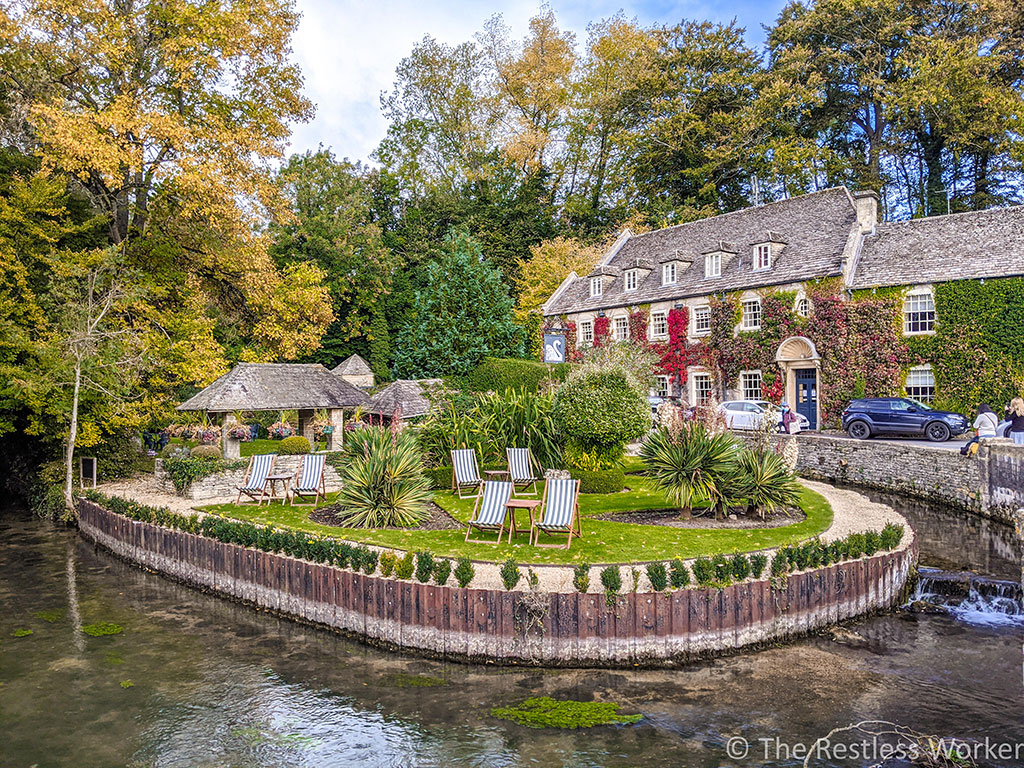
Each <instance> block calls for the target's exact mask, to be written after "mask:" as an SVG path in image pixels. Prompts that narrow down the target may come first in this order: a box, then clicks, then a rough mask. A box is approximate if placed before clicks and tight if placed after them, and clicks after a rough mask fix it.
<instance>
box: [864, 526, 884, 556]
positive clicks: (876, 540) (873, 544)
mask: <svg viewBox="0 0 1024 768" xmlns="http://www.w3.org/2000/svg"><path fill="white" fill-rule="evenodd" d="M881 548H882V537H881V536H879V535H878V533H877V532H876V531H868V532H866V533H865V534H864V554H865V555H867V556H868V557H870V556H871V555H873V554H875V552H877V551H878V550H880V549H881Z"/></svg>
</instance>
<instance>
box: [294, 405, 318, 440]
mask: <svg viewBox="0 0 1024 768" xmlns="http://www.w3.org/2000/svg"><path fill="white" fill-rule="evenodd" d="M315 418H316V411H314V410H313V409H312V408H300V409H299V429H298V434H300V435H302V436H303V437H304V438H306V439H307V440H309V444H310V445H313V442H314V440H315V439H316V435H315V434H314V433H313V420H314V419H315Z"/></svg>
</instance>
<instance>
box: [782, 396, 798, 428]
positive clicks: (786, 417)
mask: <svg viewBox="0 0 1024 768" xmlns="http://www.w3.org/2000/svg"><path fill="white" fill-rule="evenodd" d="M782 431H783V432H785V433H786V434H787V435H792V434H795V433H797V432H799V431H800V420H799V419H798V418H797V415H796V414H795V413H793V411H792V410H791V409H790V407H789V404H788V403H783V404H782Z"/></svg>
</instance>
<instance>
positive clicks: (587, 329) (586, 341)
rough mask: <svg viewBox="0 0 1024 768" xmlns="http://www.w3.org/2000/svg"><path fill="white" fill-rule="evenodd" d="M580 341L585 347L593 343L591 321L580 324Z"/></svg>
mask: <svg viewBox="0 0 1024 768" xmlns="http://www.w3.org/2000/svg"><path fill="white" fill-rule="evenodd" d="M580 341H581V342H583V345H584V346H586V347H589V346H591V345H592V344H593V343H594V322H593V321H592V320H584V321H583V322H582V323H580Z"/></svg>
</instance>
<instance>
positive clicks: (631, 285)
mask: <svg viewBox="0 0 1024 768" xmlns="http://www.w3.org/2000/svg"><path fill="white" fill-rule="evenodd" d="M625 281H626V290H627V291H635V290H636V283H637V271H636V270H635V269H627V270H626V275H625Z"/></svg>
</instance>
